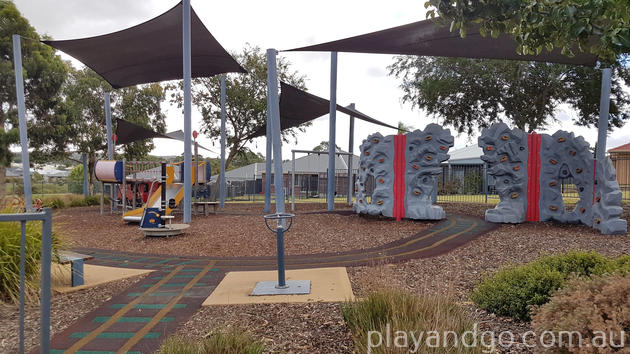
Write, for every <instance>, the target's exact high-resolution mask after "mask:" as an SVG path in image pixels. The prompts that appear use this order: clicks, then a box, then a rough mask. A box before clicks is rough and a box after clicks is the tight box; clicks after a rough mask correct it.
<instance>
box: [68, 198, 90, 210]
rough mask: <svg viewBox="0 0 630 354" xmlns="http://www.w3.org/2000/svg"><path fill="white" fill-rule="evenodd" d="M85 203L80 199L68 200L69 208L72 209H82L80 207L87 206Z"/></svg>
mask: <svg viewBox="0 0 630 354" xmlns="http://www.w3.org/2000/svg"><path fill="white" fill-rule="evenodd" d="M87 205H88V204H87V201H86V200H85V199H81V198H76V199H72V200H70V207H72V208H74V207H82V206H87Z"/></svg>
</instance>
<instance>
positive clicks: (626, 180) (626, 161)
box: [608, 143, 630, 189]
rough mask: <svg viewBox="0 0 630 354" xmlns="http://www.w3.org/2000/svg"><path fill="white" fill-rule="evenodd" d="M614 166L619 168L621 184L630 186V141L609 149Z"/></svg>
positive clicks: (618, 180)
mask: <svg viewBox="0 0 630 354" xmlns="http://www.w3.org/2000/svg"><path fill="white" fill-rule="evenodd" d="M608 153H609V154H610V159H611V160H612V163H613V166H614V167H615V169H616V170H617V182H619V186H620V187H622V189H623V187H625V188H628V187H630V143H627V144H624V145H621V146H617V147H615V148H612V149H610V150H608Z"/></svg>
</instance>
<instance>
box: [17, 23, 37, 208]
mask: <svg viewBox="0 0 630 354" xmlns="http://www.w3.org/2000/svg"><path fill="white" fill-rule="evenodd" d="M20 38H21V37H20V35H19V34H14V35H13V66H14V69H15V93H16V96H17V107H18V122H19V130H20V145H21V146H22V178H23V180H24V207H25V208H26V210H27V211H30V210H31V209H33V194H32V190H31V164H30V161H29V156H28V135H27V128H26V106H25V104H24V77H23V76H22V43H21V41H20Z"/></svg>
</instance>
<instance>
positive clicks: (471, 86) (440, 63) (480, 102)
mask: <svg viewBox="0 0 630 354" xmlns="http://www.w3.org/2000/svg"><path fill="white" fill-rule="evenodd" d="M613 68H614V73H615V75H614V77H615V80H614V81H613V85H612V94H611V107H610V121H609V128H610V129H613V128H615V127H621V126H622V125H623V124H624V121H625V120H627V119H628V113H627V108H628V107H629V105H630V96H629V95H628V93H627V91H626V90H625V89H624V88H625V85H626V84H627V83H630V70H629V69H628V68H626V67H624V66H622V65H615V66H613ZM389 70H390V75H395V76H396V77H399V78H401V79H402V83H401V86H400V87H401V88H402V90H403V92H404V95H403V101H405V102H409V103H411V104H412V105H413V106H414V107H416V108H420V109H426V110H427V112H428V113H429V114H432V115H435V116H438V117H440V118H442V119H443V120H444V121H443V123H444V124H445V125H450V126H453V127H454V128H455V129H456V130H457V131H458V132H459V133H463V132H465V133H467V134H472V133H473V131H474V130H475V129H476V128H484V127H487V126H489V125H491V124H492V123H493V122H496V121H504V120H505V121H508V122H511V123H512V124H513V125H514V126H516V127H518V128H520V129H522V130H524V131H533V130H536V129H540V128H543V127H545V126H546V125H547V124H548V123H549V122H551V121H553V120H554V119H555V118H554V113H555V112H556V109H557V107H558V106H559V105H560V104H568V105H569V106H571V107H572V108H574V109H576V110H577V112H578V116H577V118H576V119H575V122H574V123H575V124H577V125H583V126H595V125H597V120H598V116H599V100H600V94H599V93H600V89H599V87H600V85H601V74H600V73H598V72H597V71H596V70H595V69H592V68H586V67H578V66H570V65H558V64H547V63H537V62H519V61H503V60H490V59H454V58H428V57H416V56H399V57H396V59H395V62H394V64H393V65H391V66H390V67H389Z"/></svg>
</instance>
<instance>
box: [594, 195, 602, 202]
mask: <svg viewBox="0 0 630 354" xmlns="http://www.w3.org/2000/svg"><path fill="white" fill-rule="evenodd" d="M600 200H602V195H601V194H599V195H598V196H597V198H595V201H596V202H598V203H599V201H600Z"/></svg>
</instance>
